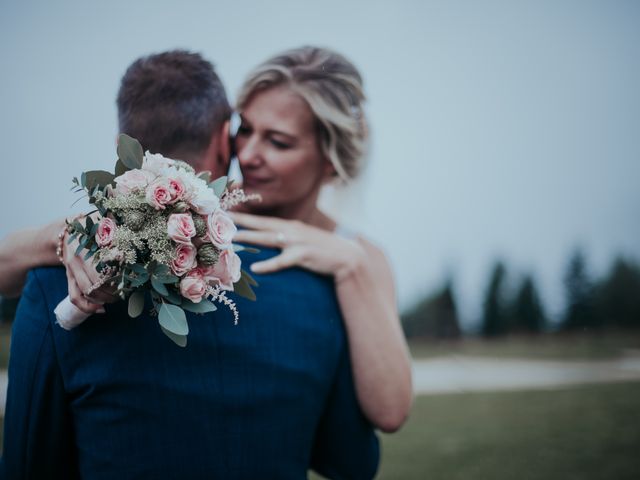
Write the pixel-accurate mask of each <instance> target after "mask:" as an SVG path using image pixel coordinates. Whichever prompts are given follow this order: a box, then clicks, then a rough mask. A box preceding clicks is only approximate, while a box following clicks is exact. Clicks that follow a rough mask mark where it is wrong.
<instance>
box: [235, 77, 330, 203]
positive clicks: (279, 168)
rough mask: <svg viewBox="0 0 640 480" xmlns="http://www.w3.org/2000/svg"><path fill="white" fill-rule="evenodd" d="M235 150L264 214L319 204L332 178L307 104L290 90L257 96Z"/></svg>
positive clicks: (247, 111) (276, 89)
mask: <svg viewBox="0 0 640 480" xmlns="http://www.w3.org/2000/svg"><path fill="white" fill-rule="evenodd" d="M240 116H241V119H242V122H241V125H240V128H239V129H238V134H237V137H236V147H237V152H238V160H239V162H240V169H241V170H242V176H243V184H242V188H243V189H244V190H245V192H246V193H247V194H251V193H258V194H260V195H261V196H262V202H260V203H259V204H257V205H255V207H256V208H257V209H260V210H272V211H277V210H279V209H283V210H286V209H287V208H286V207H288V206H291V205H298V206H299V205H301V204H308V203H309V202H314V204H315V201H316V198H317V194H318V191H319V189H320V187H321V186H322V183H323V182H324V180H325V179H326V178H328V177H329V176H330V174H331V171H332V169H331V166H330V163H329V162H328V161H327V160H326V158H325V157H324V155H323V154H322V152H321V151H320V146H319V145H318V139H317V135H316V127H315V119H314V116H313V113H312V112H311V109H310V108H309V106H308V105H307V103H306V102H305V101H304V100H303V99H302V98H301V97H300V96H299V95H297V94H296V93H294V92H292V91H291V90H290V89H288V88H286V87H274V88H272V89H269V90H265V91H264V92H260V93H258V94H256V95H254V96H253V97H252V98H251V100H250V101H249V103H248V104H247V105H246V106H245V108H244V110H243V111H242V112H241V114H240Z"/></svg>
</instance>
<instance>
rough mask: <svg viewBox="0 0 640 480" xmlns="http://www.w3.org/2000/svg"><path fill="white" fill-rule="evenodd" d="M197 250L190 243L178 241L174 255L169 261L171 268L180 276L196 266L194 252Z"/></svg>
mask: <svg viewBox="0 0 640 480" xmlns="http://www.w3.org/2000/svg"><path fill="white" fill-rule="evenodd" d="M197 253H198V250H197V249H196V247H194V246H193V245H190V244H184V243H180V244H178V248H176V253H175V256H174V257H173V260H172V261H171V270H173V273H175V274H176V275H178V276H179V277H181V276H182V275H184V274H185V273H187V272H188V271H189V270H191V269H192V268H193V267H195V266H196V254H197Z"/></svg>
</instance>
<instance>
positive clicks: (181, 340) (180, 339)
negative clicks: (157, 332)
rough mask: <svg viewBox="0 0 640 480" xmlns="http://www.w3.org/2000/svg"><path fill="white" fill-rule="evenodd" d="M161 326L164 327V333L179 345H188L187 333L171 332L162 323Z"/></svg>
mask: <svg viewBox="0 0 640 480" xmlns="http://www.w3.org/2000/svg"><path fill="white" fill-rule="evenodd" d="M160 328H161V329H162V333H164V334H165V335H166V336H167V337H169V338H170V339H171V340H172V341H173V343H175V344H176V345H178V346H179V347H186V346H187V336H186V335H176V334H175V333H173V332H170V331H169V330H167V329H166V328H164V327H163V326H162V325H160Z"/></svg>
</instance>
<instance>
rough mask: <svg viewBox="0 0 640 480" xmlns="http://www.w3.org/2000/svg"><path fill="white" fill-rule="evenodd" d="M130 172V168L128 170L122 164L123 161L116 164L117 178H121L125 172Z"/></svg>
mask: <svg viewBox="0 0 640 480" xmlns="http://www.w3.org/2000/svg"><path fill="white" fill-rule="evenodd" d="M129 170H130V168H128V167H127V166H126V165H125V164H124V163H122V160H120V159H118V161H117V162H116V168H115V176H116V177H119V176H120V175H122V174H123V173H125V172H128V171H129Z"/></svg>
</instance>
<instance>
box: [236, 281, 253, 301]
mask: <svg viewBox="0 0 640 480" xmlns="http://www.w3.org/2000/svg"><path fill="white" fill-rule="evenodd" d="M233 291H234V293H237V294H238V295H240V296H241V297H244V298H246V299H248V300H251V301H255V300H256V294H255V293H253V290H252V289H251V287H250V286H249V284H248V283H247V281H246V280H245V279H244V278H242V277H240V280H238V281H237V282H236V283H234V284H233Z"/></svg>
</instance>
